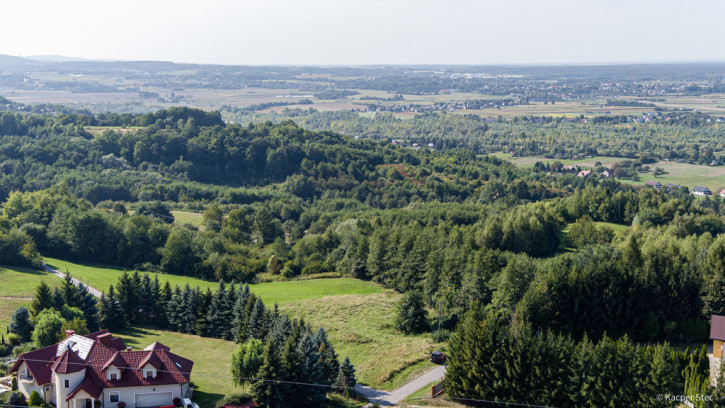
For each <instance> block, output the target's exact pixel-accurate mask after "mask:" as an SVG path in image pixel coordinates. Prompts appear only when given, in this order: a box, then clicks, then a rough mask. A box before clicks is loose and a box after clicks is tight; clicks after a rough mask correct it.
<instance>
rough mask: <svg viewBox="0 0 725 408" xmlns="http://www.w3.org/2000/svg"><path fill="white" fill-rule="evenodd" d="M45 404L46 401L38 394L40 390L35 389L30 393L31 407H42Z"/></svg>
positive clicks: (29, 404)
mask: <svg viewBox="0 0 725 408" xmlns="http://www.w3.org/2000/svg"><path fill="white" fill-rule="evenodd" d="M43 404H45V401H43V398H42V397H41V396H40V394H38V391H33V392H31V393H30V398H28V406H31V407H42V406H43Z"/></svg>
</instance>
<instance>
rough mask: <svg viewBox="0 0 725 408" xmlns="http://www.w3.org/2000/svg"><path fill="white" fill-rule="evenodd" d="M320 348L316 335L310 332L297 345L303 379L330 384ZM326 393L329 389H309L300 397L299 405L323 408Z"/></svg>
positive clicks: (312, 382)
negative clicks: (326, 376)
mask: <svg viewBox="0 0 725 408" xmlns="http://www.w3.org/2000/svg"><path fill="white" fill-rule="evenodd" d="M318 347H319V346H318V344H317V341H316V338H315V335H314V334H313V333H311V332H310V331H309V330H308V331H306V332H305V333H304V335H303V336H302V340H300V342H299V344H298V345H297V352H298V353H299V355H300V363H301V366H300V368H301V371H302V372H301V374H302V378H304V379H305V380H306V382H308V383H311V384H328V379H327V378H325V365H324V363H323V360H322V356H321V354H320V351H319V348H318ZM326 391H327V389H325V388H322V387H309V388H308V389H307V390H306V391H305V392H304V393H302V394H301V395H299V396H298V398H299V405H300V406H304V407H319V406H321V405H322V404H324V403H325V400H326V397H325V392H326Z"/></svg>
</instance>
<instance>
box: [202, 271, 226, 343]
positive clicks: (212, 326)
mask: <svg viewBox="0 0 725 408" xmlns="http://www.w3.org/2000/svg"><path fill="white" fill-rule="evenodd" d="M225 302H226V286H225V285H224V282H222V281H219V287H218V288H217V291H216V292H214V294H213V295H212V296H211V301H210V303H209V310H208V313H207V315H206V321H207V324H208V327H207V331H206V334H207V336H209V337H215V338H221V337H222V333H223V331H224V326H225V325H227V324H228V323H229V321H228V320H225V315H224V307H225V305H224V304H225Z"/></svg>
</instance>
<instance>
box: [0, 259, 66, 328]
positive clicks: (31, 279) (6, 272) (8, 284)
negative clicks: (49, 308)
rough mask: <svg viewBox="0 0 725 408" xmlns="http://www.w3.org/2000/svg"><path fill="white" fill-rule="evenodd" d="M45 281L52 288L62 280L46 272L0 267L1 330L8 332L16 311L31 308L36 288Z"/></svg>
mask: <svg viewBox="0 0 725 408" xmlns="http://www.w3.org/2000/svg"><path fill="white" fill-rule="evenodd" d="M41 281H45V282H46V283H47V284H48V286H50V287H51V288H54V287H57V286H59V285H60V284H61V283H62V280H61V279H60V278H58V277H57V276H55V275H52V274H50V273H48V272H44V271H36V270H34V269H28V268H19V267H0V330H2V333H5V332H6V328H7V326H8V324H10V320H11V317H12V314H13V312H14V311H15V309H17V308H19V307H21V306H25V307H29V306H30V302H31V301H32V300H33V296H35V288H36V287H37V286H38V284H40V282H41Z"/></svg>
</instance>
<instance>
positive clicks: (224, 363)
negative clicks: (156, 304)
mask: <svg viewBox="0 0 725 408" xmlns="http://www.w3.org/2000/svg"><path fill="white" fill-rule="evenodd" d="M114 334H117V335H120V336H121V337H122V338H123V340H124V341H125V342H126V345H127V346H131V347H133V348H134V349H135V350H139V349H143V348H144V347H146V346H148V345H149V344H151V343H153V342H155V341H158V342H160V343H163V344H165V345H167V346H169V347H170V348H171V352H173V353H175V354H178V355H180V356H182V357H185V358H188V359H190V360H192V361H194V368H193V369H192V374H191V381H193V382H194V383H195V384H196V385H197V387H198V388H197V389H196V390H195V391H194V397H193V399H194V401H195V402H197V403H198V404H199V406H200V407H215V406H216V402H217V401H218V400H220V399H221V398H223V397H224V395H226V394H229V393H232V392H234V386H233V384H232V379H231V373H230V367H231V360H230V359H231V354H232V352H234V351H235V350H236V349H237V345H236V344H234V342H231V341H226V340H219V339H211V338H207V337H200V336H194V335H191V334H181V333H175V332H168V331H163V330H156V329H148V328H139V327H134V328H128V329H125V330H122V331H118V332H116V333H114Z"/></svg>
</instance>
